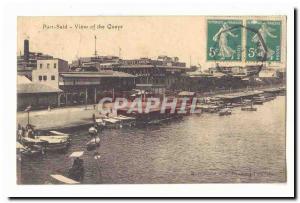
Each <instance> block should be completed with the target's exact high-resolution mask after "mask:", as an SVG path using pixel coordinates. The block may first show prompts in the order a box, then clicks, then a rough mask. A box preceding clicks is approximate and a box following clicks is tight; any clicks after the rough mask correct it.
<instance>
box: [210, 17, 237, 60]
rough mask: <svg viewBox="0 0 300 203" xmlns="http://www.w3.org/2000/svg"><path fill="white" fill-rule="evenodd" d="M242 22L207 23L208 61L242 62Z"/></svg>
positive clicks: (221, 21) (218, 21)
mask: <svg viewBox="0 0 300 203" xmlns="http://www.w3.org/2000/svg"><path fill="white" fill-rule="evenodd" d="M241 26H242V20H208V21H207V50H206V53H207V61H241V60H242V29H241Z"/></svg>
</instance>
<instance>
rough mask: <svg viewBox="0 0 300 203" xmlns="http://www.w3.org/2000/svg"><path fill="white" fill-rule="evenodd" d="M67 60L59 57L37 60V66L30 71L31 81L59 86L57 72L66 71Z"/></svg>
mask: <svg viewBox="0 0 300 203" xmlns="http://www.w3.org/2000/svg"><path fill="white" fill-rule="evenodd" d="M68 71H69V65H68V62H67V61H65V60H62V59H59V58H52V59H43V60H37V68H36V69H34V70H33V71H32V82H35V83H41V84H47V85H49V86H52V87H55V88H59V73H61V72H68Z"/></svg>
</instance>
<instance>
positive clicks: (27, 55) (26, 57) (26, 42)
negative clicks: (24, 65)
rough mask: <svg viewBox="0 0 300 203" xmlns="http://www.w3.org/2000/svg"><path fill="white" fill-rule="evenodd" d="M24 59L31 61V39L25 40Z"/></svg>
mask: <svg viewBox="0 0 300 203" xmlns="http://www.w3.org/2000/svg"><path fill="white" fill-rule="evenodd" d="M24 59H25V61H27V62H28V61H29V40H28V39H25V40H24Z"/></svg>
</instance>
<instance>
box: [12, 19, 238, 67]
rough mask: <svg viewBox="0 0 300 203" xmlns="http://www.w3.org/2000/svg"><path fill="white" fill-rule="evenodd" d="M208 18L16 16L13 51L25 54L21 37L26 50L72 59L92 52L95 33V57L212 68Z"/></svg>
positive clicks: (213, 63)
mask: <svg viewBox="0 0 300 203" xmlns="http://www.w3.org/2000/svg"><path fill="white" fill-rule="evenodd" d="M218 18H220V17H218ZM226 18H230V17H226ZM206 20H207V19H206V17H204V16H168V17H166V16H165V17H159V16H156V17H145V16H144V17H142V16H141V17H138V16H136V17H112V16H111V17H103V16H97V17H18V22H17V23H18V29H17V31H18V33H17V53H18V54H19V53H20V52H21V53H22V54H23V41H24V39H29V41H30V51H32V52H42V53H44V54H49V55H53V56H54V57H58V58H62V59H64V60H67V61H69V62H71V61H72V60H75V59H76V58H77V57H83V56H92V55H93V54H94V50H95V44H94V43H95V40H94V36H96V37H97V41H96V46H97V53H98V55H115V56H119V50H120V49H121V58H124V59H134V58H140V57H149V58H156V57H157V56H159V55H168V56H171V57H175V56H177V57H179V59H180V61H183V62H186V63H187V66H189V65H190V63H191V65H198V64H200V65H201V67H202V69H206V68H208V67H212V66H215V62H207V61H206V37H207V36H206V35H207V34H206V26H207V25H206ZM57 25H59V27H56V26H57ZM66 26H67V29H66ZM78 26H86V27H84V28H83V29H82V27H81V29H79V28H78ZM94 26H95V27H94ZM109 26H110V27H109ZM111 27H113V28H114V29H113V28H111ZM109 28H111V29H109ZM231 64H232V62H231Z"/></svg>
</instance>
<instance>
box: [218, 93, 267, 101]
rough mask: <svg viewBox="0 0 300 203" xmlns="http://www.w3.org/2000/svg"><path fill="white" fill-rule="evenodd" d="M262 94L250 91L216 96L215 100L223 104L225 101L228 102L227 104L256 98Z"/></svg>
mask: <svg viewBox="0 0 300 203" xmlns="http://www.w3.org/2000/svg"><path fill="white" fill-rule="evenodd" d="M262 93H264V92H263V91H258V90H254V91H250V92H237V93H232V94H226V95H218V96H216V98H219V99H221V100H223V101H225V102H226V101H228V102H229V101H240V100H241V99H245V98H250V97H254V96H257V95H259V94H262Z"/></svg>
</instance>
